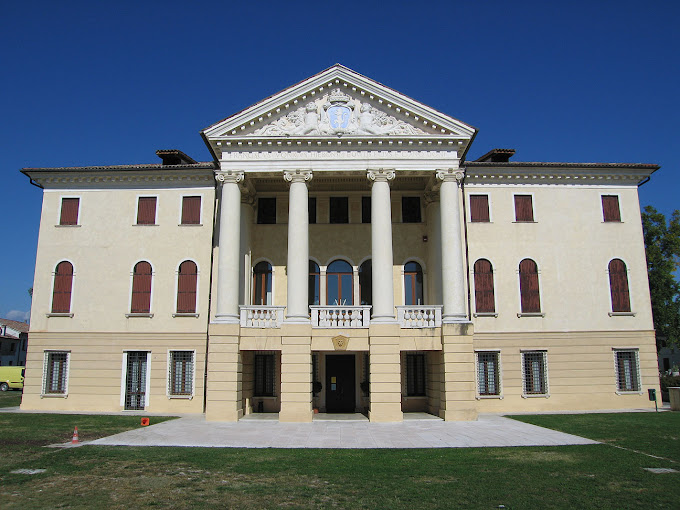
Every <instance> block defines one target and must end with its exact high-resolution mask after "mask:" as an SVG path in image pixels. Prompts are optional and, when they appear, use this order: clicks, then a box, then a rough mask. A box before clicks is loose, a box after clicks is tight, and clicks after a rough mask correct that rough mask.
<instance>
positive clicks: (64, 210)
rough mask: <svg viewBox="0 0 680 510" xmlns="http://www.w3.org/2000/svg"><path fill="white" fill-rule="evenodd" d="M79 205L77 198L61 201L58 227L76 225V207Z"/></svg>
mask: <svg viewBox="0 0 680 510" xmlns="http://www.w3.org/2000/svg"><path fill="white" fill-rule="evenodd" d="M79 204H80V199H79V198H62V199H61V216H60V218H59V225H77V224H78V206H79Z"/></svg>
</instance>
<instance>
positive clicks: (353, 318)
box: [309, 306, 371, 329]
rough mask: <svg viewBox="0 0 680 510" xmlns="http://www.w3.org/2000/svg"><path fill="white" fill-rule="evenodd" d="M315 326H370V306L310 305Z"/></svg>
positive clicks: (350, 327)
mask: <svg viewBox="0 0 680 510" xmlns="http://www.w3.org/2000/svg"><path fill="white" fill-rule="evenodd" d="M309 308H310V310H311V312H312V327H313V328H348V329H360V328H368V326H369V325H370V323H371V307H370V306H310V307H309Z"/></svg>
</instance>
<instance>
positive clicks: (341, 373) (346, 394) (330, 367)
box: [326, 354, 356, 413]
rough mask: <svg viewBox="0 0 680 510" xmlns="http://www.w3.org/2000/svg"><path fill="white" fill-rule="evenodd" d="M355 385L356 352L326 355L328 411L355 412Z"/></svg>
mask: <svg viewBox="0 0 680 510" xmlns="http://www.w3.org/2000/svg"><path fill="white" fill-rule="evenodd" d="M355 385H356V374H355V369H354V354H341V355H329V356H326V412H328V413H353V412H354V410H355V407H356V405H355V404H356V397H355V391H356V387H355Z"/></svg>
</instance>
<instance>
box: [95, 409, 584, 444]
mask: <svg viewBox="0 0 680 510" xmlns="http://www.w3.org/2000/svg"><path fill="white" fill-rule="evenodd" d="M319 418H321V417H319ZM338 418H339V419H329V418H326V419H318V418H317V419H315V421H313V422H312V423H279V422H278V421H277V420H275V419H274V420H271V419H270V420H263V419H243V420H241V421H238V422H235V423H234V422H231V423H224V422H206V420H205V417H204V416H185V417H182V418H179V419H176V420H170V421H166V422H163V423H159V424H157V425H151V426H149V427H144V428H138V429H135V430H130V431H128V432H122V433H120V434H116V435H113V436H109V437H104V438H102V439H97V440H95V441H91V442H89V443H85V444H94V445H112V446H113V445H115V446H207V447H223V448H467V447H482V446H493V447H500V446H558V445H576V444H596V443H597V442H596V441H592V440H590V439H585V438H583V437H579V436H574V435H571V434H564V433H562V432H557V431H555V430H550V429H546V428H543V427H537V426H535V425H529V424H527V423H522V422H519V421H516V420H512V419H510V418H505V417H502V416H497V415H480V417H479V420H477V421H468V422H445V421H443V420H440V419H437V418H436V417H430V418H429V419H407V420H405V421H404V422H402V423H370V422H369V421H368V420H366V419H365V418H364V419H361V418H360V419H359V420H356V419H351V418H349V417H344V419H343V417H338ZM151 423H153V418H151Z"/></svg>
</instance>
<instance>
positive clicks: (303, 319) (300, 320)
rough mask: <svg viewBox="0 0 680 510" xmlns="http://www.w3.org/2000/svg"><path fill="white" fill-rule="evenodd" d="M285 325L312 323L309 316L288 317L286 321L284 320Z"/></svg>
mask: <svg viewBox="0 0 680 510" xmlns="http://www.w3.org/2000/svg"><path fill="white" fill-rule="evenodd" d="M284 323H286V324H310V323H311V321H310V320H309V316H307V315H303V316H298V315H287V316H286V319H285V320H284Z"/></svg>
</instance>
